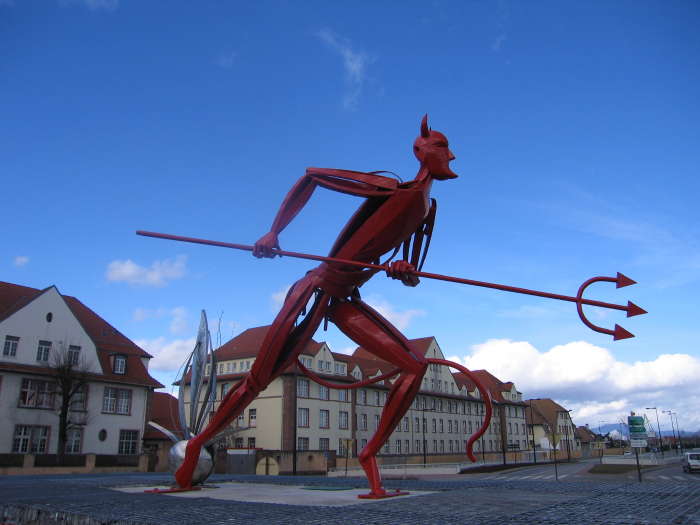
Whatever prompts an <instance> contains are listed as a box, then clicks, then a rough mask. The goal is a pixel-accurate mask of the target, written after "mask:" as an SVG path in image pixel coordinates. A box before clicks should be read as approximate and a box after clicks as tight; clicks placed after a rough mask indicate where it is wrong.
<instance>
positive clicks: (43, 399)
mask: <svg viewBox="0 0 700 525" xmlns="http://www.w3.org/2000/svg"><path fill="white" fill-rule="evenodd" d="M87 394H88V387H87V385H83V386H82V387H81V388H80V389H79V390H78V391H77V392H76V393H75V394H73V396H72V397H71V406H70V410H73V411H84V410H86V409H87ZM57 397H58V394H57V390H56V383H54V382H53V381H44V380H41V379H27V378H24V379H22V387H21V388H20V391H19V402H18V404H17V406H18V407H20V408H44V409H51V410H52V409H54V408H55V407H56V403H57ZM131 398H132V393H131V390H130V389H128V388H114V387H105V389H104V392H103V397H102V412H103V413H105V414H120V415H129V414H131Z"/></svg>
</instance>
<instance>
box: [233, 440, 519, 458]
mask: <svg viewBox="0 0 700 525" xmlns="http://www.w3.org/2000/svg"><path fill="white" fill-rule="evenodd" d="M239 439H240V440H241V445H242V443H243V439H242V438H239ZM310 442H311V440H310V438H308V437H301V436H300V437H298V438H297V450H309V446H310ZM350 443H351V440H348V439H343V438H340V439H339V440H338V448H337V449H336V450H337V453H338V455H339V456H341V457H342V456H345V455H346V454H348V453H349V452H350V450H349V448H348V446H349V445H350ZM411 443H412V441H411V440H410V439H395V440H393V441H391V440H390V441H387V442H386V443H385V444H384V446H383V447H382V450H381V453H382V454H420V453H422V452H423V444H424V443H425V448H426V452H434V453H461V452H463V451H464V450H466V448H467V440H466V439H464V440H459V439H448V440H444V439H439V440H438V439H433V440H426V441H425V442H423V440H421V439H415V440H413V447H411ZM357 444H358V445H359V449H360V450H362V449H363V448H365V447H366V446H367V440H366V439H361V440H360V441H359V442H358V443H357ZM500 444H501V443H500V440H494V439H489V440H488V441H485V442H484V443H483V445H482V444H481V443H480V442H477V443H476V446H475V449H476V451H478V452H481V451H482V447H483V451H484V452H486V451H490V452H494V451H499V450H500ZM519 446H520V443H519V442H514V443H512V446H511V448H517V447H519ZM522 446H523V448H525V441H523V442H522ZM329 449H330V438H327V437H320V438H318V450H329Z"/></svg>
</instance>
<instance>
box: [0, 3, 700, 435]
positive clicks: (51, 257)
mask: <svg viewBox="0 0 700 525" xmlns="http://www.w3.org/2000/svg"><path fill="white" fill-rule="evenodd" d="M699 22H700V7H699V6H698V4H697V3H696V2H673V3H670V2H650V1H649V2H615V3H609V2H588V3H582V2H531V3H527V4H525V3H522V2H510V1H501V2H456V1H455V2H448V1H432V2H402V3H401V4H400V7H399V4H398V3H396V2H353V4H352V6H350V4H347V5H345V6H343V5H339V4H338V3H335V2H312V1H308V2H283V1H276V2H254V3H251V2H197V3H192V2H175V1H169V2H156V1H153V2H136V1H128V0H56V1H49V0H46V1H22V0H0V56H1V57H2V58H1V59H0V86H1V87H0V92H1V93H2V96H1V97H0V114H2V122H3V125H2V126H0V144H2V147H1V148H0V173H1V174H2V181H3V184H2V186H3V189H4V190H5V191H4V195H5V199H4V205H5V212H6V213H5V216H6V220H5V228H4V229H3V231H4V235H3V237H4V241H5V242H3V245H2V248H1V250H2V253H1V257H0V269H1V270H2V274H1V275H0V279H3V280H6V281H10V282H14V283H19V284H23V285H28V286H34V287H37V288H43V287H45V286H49V285H51V284H56V285H57V286H58V287H59V289H60V290H61V292H63V293H65V294H69V295H74V296H77V297H78V298H80V299H81V300H82V301H83V302H85V303H86V304H88V305H89V306H90V307H92V308H93V309H94V310H96V311H97V312H98V313H100V314H101V315H103V316H104V317H105V318H106V319H107V320H109V321H110V322H111V323H112V324H114V325H115V326H117V327H118V328H119V329H120V330H121V331H123V332H124V333H125V334H126V335H127V336H129V337H130V338H132V339H134V340H135V341H138V342H139V344H142V345H143V346H144V348H146V349H147V350H149V351H150V352H152V353H153V354H154V355H156V359H154V360H153V373H154V375H155V376H156V377H158V378H159V379H160V380H161V381H163V382H169V381H170V380H171V379H172V377H173V374H174V370H175V369H177V367H178V366H179V365H180V362H181V360H182V358H183V353H184V351H185V349H186V348H188V346H189V345H190V344H191V338H192V337H193V336H194V334H195V330H196V323H197V319H198V311H199V310H200V309H201V308H205V309H207V311H208V313H209V316H210V318H212V320H213V321H212V325H213V326H212V328H213V329H214V330H216V328H215V325H216V322H215V320H216V319H217V318H218V317H219V316H221V318H222V328H221V335H222V338H223V339H224V340H226V339H228V338H229V337H231V336H232V335H235V334H237V333H239V332H240V331H242V330H243V329H245V328H248V327H251V326H258V325H262V324H267V323H269V322H270V321H271V320H272V318H273V316H274V314H275V312H276V304H277V303H276V300H277V299H276V298H278V297H279V296H280V295H281V294H282V293H283V291H284V290H285V288H286V287H287V286H289V285H290V284H291V283H292V282H294V281H295V280H296V279H297V278H298V277H299V276H301V275H303V273H304V272H305V271H307V270H308V269H309V268H310V267H311V265H310V263H308V262H304V261H294V260H289V259H285V260H272V261H270V260H265V261H259V260H256V259H254V258H253V257H251V256H250V255H249V254H246V253H237V252H232V251H228V250H223V249H216V248H209V247H202V246H190V245H184V244H178V243H174V242H166V241H159V240H154V239H146V238H142V237H137V236H136V235H134V231H135V230H137V229H145V230H155V231H163V232H169V233H177V234H181V235H191V236H200V237H205V238H213V239H219V240H224V241H231V242H240V243H253V242H254V241H255V240H256V239H257V238H258V237H260V236H261V235H262V234H264V233H265V232H266V231H267V229H268V228H269V225H270V223H271V221H272V218H273V217H274V214H275V212H276V210H277V207H278V206H279V204H280V202H281V200H282V198H283V197H284V195H285V194H286V192H287V190H288V189H289V187H290V186H291V185H292V184H293V183H294V182H295V181H296V180H297V178H298V177H299V176H301V175H302V174H303V172H304V169H305V168H306V167H307V166H323V167H335V168H344V169H353V170H366V171H371V170H381V169H384V170H391V171H394V172H396V173H398V174H399V175H400V176H401V177H402V178H403V179H411V178H413V176H414V175H415V173H416V169H417V162H416V160H415V159H414V157H413V155H412V152H411V145H412V142H413V140H414V138H415V137H416V135H417V134H418V131H419V122H420V118H421V117H422V116H423V114H424V113H426V112H427V113H429V115H430V124H431V126H432V127H433V128H434V129H438V130H440V131H443V132H444V133H445V134H446V135H447V136H448V137H449V139H450V145H451V148H452V150H453V151H454V153H455V154H456V156H457V159H456V160H455V161H454V162H453V164H452V166H453V169H454V171H456V172H457V173H458V174H459V175H460V178H459V179H456V180H453V181H445V182H441V183H436V184H435V185H434V187H433V197H435V198H437V200H438V202H439V210H438V217H437V224H436V231H435V234H434V237H433V242H432V246H431V253H430V254H429V257H428V260H427V262H426V265H425V268H424V269H425V270H426V271H429V272H436V273H447V274H452V275H457V276H462V277H467V278H472V279H477V280H486V281H495V282H500V283H505V284H512V285H515V286H523V287H529V288H538V289H542V290H547V291H552V292H555V293H562V294H575V292H576V290H577V288H578V286H579V285H580V283H581V282H583V281H584V280H586V279H587V278H589V277H592V276H596V275H613V276H614V275H615V273H616V272H618V271H620V272H623V273H625V274H626V275H628V276H630V277H631V278H633V279H635V280H637V281H638V282H639V284H637V285H636V286H634V287H630V288H624V289H621V290H615V288H614V286H612V285H607V284H599V285H594V286H592V287H591V288H590V289H589V291H588V297H590V298H597V299H600V300H607V301H611V302H621V303H625V302H626V301H627V300H628V299H631V300H632V301H634V302H635V303H637V304H639V305H640V306H642V307H644V308H645V309H647V310H648V311H649V312H650V313H649V315H646V316H641V317H634V318H630V319H625V318H624V315H623V314H620V313H617V312H610V311H601V310H599V309H596V308H587V312H588V313H589V316H590V318H591V320H592V321H594V322H596V323H597V324H600V325H604V326H606V327H612V326H613V325H614V324H615V323H619V324H621V325H623V326H624V327H625V328H627V329H628V330H630V331H631V332H632V333H634V334H635V335H636V338H634V339H630V340H626V341H621V342H616V343H613V342H612V340H611V338H609V337H608V336H605V335H602V334H597V333H595V332H592V331H590V330H589V329H587V328H586V327H585V326H584V325H583V324H582V323H581V322H580V321H579V320H578V317H577V315H576V311H575V307H574V305H572V304H569V303H558V302H555V301H551V300H545V299H536V298H533V297H526V296H517V295H513V294H506V293H501V292H494V291H489V290H482V289H473V288H470V287H467V286H460V285H455V284H447V283H442V282H428V281H426V280H424V281H423V282H422V283H421V285H420V286H418V287H417V288H413V289H412V288H406V287H403V286H401V285H400V283H398V282H392V281H389V280H387V279H385V278H383V277H382V276H377V277H376V278H375V279H374V280H373V281H371V282H370V283H368V284H367V285H365V287H363V297H364V298H365V299H366V300H368V302H370V303H371V304H373V305H375V306H376V307H377V308H379V309H380V310H381V311H382V312H384V313H385V314H386V315H387V316H388V317H389V318H390V319H392V320H393V321H394V322H396V324H397V325H398V326H400V327H401V329H402V330H403V331H404V332H405V333H406V335H407V336H409V337H423V336H429V335H434V336H436V337H437V339H438V342H439V344H440V345H441V347H442V349H443V351H444V353H445V354H446V355H447V356H450V357H455V358H459V359H460V360H462V361H463V362H465V363H467V364H468V365H469V366H473V367H475V368H480V367H484V366H486V367H488V368H489V370H491V371H493V372H494V373H495V374H496V375H498V376H499V377H500V378H501V379H503V380H512V381H514V382H516V384H517V385H518V387H519V389H520V390H521V391H522V392H523V394H524V395H525V396H526V397H544V396H551V397H554V398H555V399H557V400H559V401H561V402H564V403H566V404H567V407H573V408H574V409H575V411H574V412H573V414H574V419H575V421H576V422H577V423H590V424H592V425H594V426H595V425H597V424H598V421H601V420H604V421H608V422H615V421H617V419H618V418H619V417H621V416H622V415H626V414H627V413H628V412H629V410H640V409H644V408H645V407H647V406H653V405H657V406H658V407H659V408H662V409H664V410H667V409H673V410H676V411H677V412H678V414H679V418H680V420H681V426H684V427H688V428H694V429H697V428H699V427H700V416H698V415H697V411H696V410H695V409H696V408H697V406H698V402H700V398H699V397H698V395H697V393H696V391H697V377H698V374H700V351H698V336H700V330H699V329H698V323H697V319H698V315H697V311H696V309H695V306H696V305H697V303H698V300H697V297H698V294H699V292H700V290H699V288H700V286H699V285H700V282H699V276H700V246H699V242H698V241H699V239H700V228H699V224H698V220H697V218H698V213H697V211H696V208H697V206H696V200H697V196H698V195H699V194H700V182H698V179H697V173H698V164H699V163H698V160H700V147H698V146H699V145H698V124H697V123H698V122H699V121H700V119H699V117H700V114H699V113H700V111H699V107H698V106H699V104H698V96H697V93H698V75H699V73H698V72H699V71H700V68H699V67H698V66H699V64H698V62H699V61H700V58H699V57H700V49H699V48H700V35H699V34H698V31H697V27H698V23H699ZM358 203H359V201H358V200H357V199H355V198H352V197H348V196H343V195H337V194H333V193H331V192H328V191H326V190H319V191H318V192H317V193H316V194H315V195H314V197H313V199H312V201H311V202H310V203H309V205H308V207H307V208H306V209H305V210H304V211H303V212H302V213H301V214H300V215H299V217H298V218H297V219H296V220H295V222H293V223H292V225H291V226H290V227H289V228H288V229H287V230H286V231H285V232H284V233H283V234H282V236H281V239H280V240H281V244H282V247H283V248H286V249H289V250H295V251H308V252H312V253H320V254H324V253H326V252H327V251H328V250H329V248H330V246H331V244H332V242H333V240H334V238H335V235H336V234H337V232H338V230H339V229H340V227H341V226H342V225H343V224H344V222H345V221H346V220H347V217H348V216H349V215H350V214H351V213H352V211H353V210H354V209H355V207H356V206H357V205H358ZM316 339H318V340H327V341H328V342H329V344H330V345H331V347H332V349H334V350H336V351H349V350H351V349H352V348H354V346H353V344H352V342H351V341H349V340H347V339H345V338H344V337H343V336H342V335H341V334H339V332H338V331H337V330H335V329H330V330H329V331H328V332H326V333H323V332H319V333H317V335H316ZM662 425H663V422H662Z"/></svg>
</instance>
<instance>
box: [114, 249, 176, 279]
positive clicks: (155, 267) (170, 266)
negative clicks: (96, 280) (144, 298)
mask: <svg viewBox="0 0 700 525" xmlns="http://www.w3.org/2000/svg"><path fill="white" fill-rule="evenodd" d="M186 263H187V256H185V255H178V256H177V257H176V258H175V260H172V259H164V260H162V261H154V262H153V263H152V264H151V266H150V268H145V267H143V266H140V265H138V264H136V263H135V262H134V261H132V260H131V259H126V260H123V261H122V260H117V261H112V262H111V263H109V265H108V266H107V272H106V276H107V280H108V281H114V282H126V283H129V284H138V285H143V286H165V285H166V284H167V281H171V280H174V279H181V278H182V277H184V275H185V273H186V271H187V270H186Z"/></svg>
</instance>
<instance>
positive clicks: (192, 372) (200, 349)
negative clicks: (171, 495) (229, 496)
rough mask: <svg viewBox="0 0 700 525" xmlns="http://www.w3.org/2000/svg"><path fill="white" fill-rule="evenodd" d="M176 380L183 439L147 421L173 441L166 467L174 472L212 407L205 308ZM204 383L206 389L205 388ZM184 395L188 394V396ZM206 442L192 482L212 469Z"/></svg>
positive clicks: (213, 373)
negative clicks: (178, 385) (191, 346)
mask: <svg viewBox="0 0 700 525" xmlns="http://www.w3.org/2000/svg"><path fill="white" fill-rule="evenodd" d="M207 363H209V364H210V365H211V366H210V369H209V373H208V374H206V366H207ZM188 374H189V376H190V381H189V383H190V389H189V395H187V392H186V390H185V383H186V378H187V376H188ZM207 376H208V377H207ZM178 382H179V384H180V389H179V392H178V412H179V423H180V434H181V435H182V439H181V438H180V437H178V436H177V435H175V434H174V433H173V432H172V431H170V430H168V429H167V428H164V427H163V426H161V425H159V424H158V423H155V422H154V421H149V422H148V424H149V425H151V426H152V427H153V428H156V429H158V430H159V431H161V432H162V433H163V434H165V435H166V436H167V437H168V438H170V439H171V440H172V441H173V443H175V444H174V445H173V446H172V447H171V449H170V453H169V454H168V467H169V470H170V472H172V473H173V475H174V474H175V471H176V470H177V469H178V468H179V467H180V465H181V464H182V462H183V461H184V459H185V448H186V447H187V441H188V440H189V439H190V438H192V437H193V436H195V435H197V434H198V433H199V432H200V431H201V430H202V428H203V427H204V425H205V423H206V415H207V414H209V413H210V412H212V411H213V409H214V401H215V399H216V356H215V355H214V350H213V348H212V345H211V334H210V333H209V325H208V323H207V314H206V312H205V311H204V310H202V315H201V317H200V321H199V330H198V331H197V342H196V343H195V345H194V349H193V350H192V352H191V353H190V355H189V357H188V358H187V362H186V363H185V366H184V367H183V370H182V376H181V377H179V378H178ZM205 383H206V390H204V385H205ZM185 397H187V400H186V399H185ZM185 401H187V402H189V420H188V419H187V418H186V417H185V416H186V409H185ZM188 421H189V424H188ZM217 439H219V437H217ZM208 445H209V446H208V447H205V448H203V449H202V452H201V454H200V455H199V460H198V462H197V467H196V469H195V472H194V475H193V477H192V483H193V484H202V483H204V481H205V480H206V479H207V478H208V477H209V476H210V475H211V473H212V472H213V471H214V453H213V452H214V451H213V447H211V443H208Z"/></svg>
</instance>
